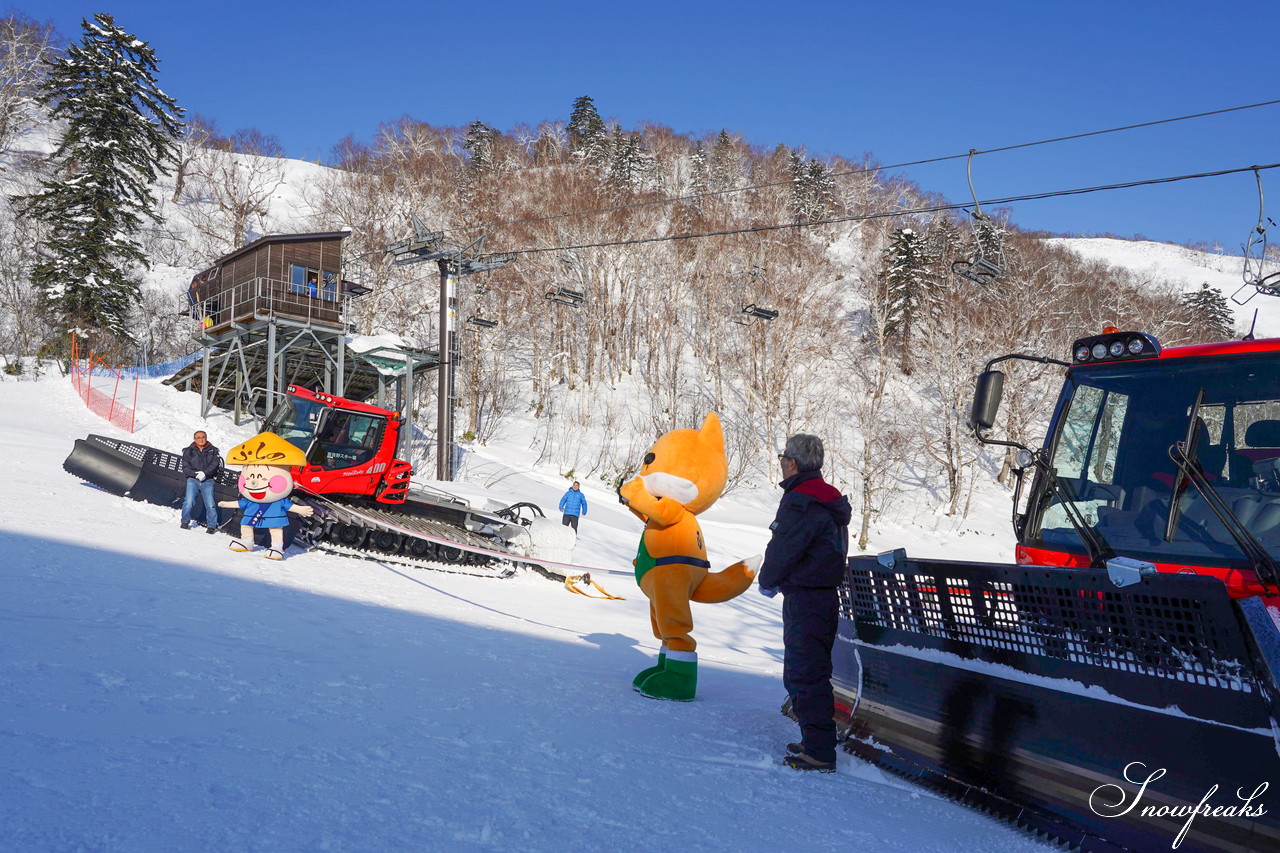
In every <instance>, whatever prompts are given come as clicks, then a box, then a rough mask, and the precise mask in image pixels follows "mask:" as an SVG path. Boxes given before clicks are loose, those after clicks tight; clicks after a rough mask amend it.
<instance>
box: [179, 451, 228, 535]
mask: <svg viewBox="0 0 1280 853" xmlns="http://www.w3.org/2000/svg"><path fill="white" fill-rule="evenodd" d="M221 470H222V456H221V455H220V454H219V453H218V448H216V447H214V446H213V445H212V444H210V443H209V437H208V436H207V435H205V432H204V430H197V431H196V434H195V438H194V440H193V441H192V442H191V443H190V444H189V445H187V446H186V447H185V448H183V450H182V473H183V474H184V475H186V478H187V493H186V495H185V496H184V497H183V498H182V529H183V530H189V529H190V528H191V510H192V508H193V507H194V506H195V505H196V492H199V493H200V497H201V498H202V499H203V500H204V519H205V521H204V526H205V532H206V533H213V532H214V531H215V530H217V529H218V504H217V501H215V500H214V497H213V484H214V481H216V480H217V479H218V473H219V472H220V471H221Z"/></svg>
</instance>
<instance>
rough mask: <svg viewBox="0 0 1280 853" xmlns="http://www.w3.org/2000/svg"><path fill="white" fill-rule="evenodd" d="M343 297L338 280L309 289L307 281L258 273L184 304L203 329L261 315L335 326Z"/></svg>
mask: <svg viewBox="0 0 1280 853" xmlns="http://www.w3.org/2000/svg"><path fill="white" fill-rule="evenodd" d="M188 299H189V300H190V296H188ZM342 299H343V294H342V293H341V292H340V290H339V289H338V285H337V284H321V285H320V286H319V287H318V288H316V289H315V290H310V289H309V288H308V286H307V285H297V284H293V283H292V282H288V281H281V280H279V279H274V278H262V277H259V278H255V279H251V280H249V281H246V282H244V283H242V284H237V285H235V286H234V287H230V288H226V289H224V290H220V291H218V292H217V293H213V294H210V295H209V296H207V297H205V298H204V299H201V300H191V301H189V303H188V306H186V307H187V308H189V310H190V313H191V316H192V317H193V318H194V319H195V320H196V322H197V323H199V324H200V327H201V328H203V329H211V328H214V327H215V326H221V325H223V324H224V323H230V322H233V321H236V320H242V319H246V318H249V317H256V316H264V315H265V316H286V317H290V318H293V319H297V320H302V321H305V322H307V323H311V322H317V323H323V324H325V325H329V326H337V325H340V324H341V314H342Z"/></svg>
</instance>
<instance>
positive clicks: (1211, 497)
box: [1164, 388, 1280, 588]
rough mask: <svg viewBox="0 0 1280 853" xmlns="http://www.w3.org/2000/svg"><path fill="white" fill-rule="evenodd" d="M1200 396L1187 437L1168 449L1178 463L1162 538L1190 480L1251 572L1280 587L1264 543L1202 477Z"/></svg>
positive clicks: (1278, 571) (1279, 569)
mask: <svg viewBox="0 0 1280 853" xmlns="http://www.w3.org/2000/svg"><path fill="white" fill-rule="evenodd" d="M1203 399H1204V389H1203V388H1201V389H1200V393H1199V394H1197V395H1196V402H1195V405H1194V406H1192V407H1191V423H1190V424H1189V425H1188V427H1187V440H1186V441H1179V442H1177V443H1176V444H1174V445H1173V446H1172V447H1170V448H1169V458H1170V459H1172V460H1173V464H1175V465H1177V466H1178V476H1177V477H1176V478H1175V479H1174V483H1173V497H1172V499H1171V500H1172V505H1171V506H1170V507H1169V522H1168V526H1167V527H1166V528H1165V537H1164V538H1165V541H1166V542H1171V541H1173V530H1174V528H1175V527H1176V526H1177V523H1178V519H1179V518H1181V516H1182V510H1181V508H1180V507H1181V504H1182V501H1181V499H1180V498H1181V495H1179V494H1178V492H1179V490H1180V489H1181V488H1182V486H1183V485H1184V484H1185V483H1186V482H1188V481H1189V482H1190V483H1191V485H1193V486H1195V489H1196V491H1197V492H1199V493H1200V497H1202V498H1203V499H1204V502H1205V503H1206V504H1208V505H1209V509H1211V510H1213V514H1214V515H1216V516H1217V517H1218V520H1219V521H1220V522H1222V526H1223V527H1225V528H1226V530H1227V533H1229V534H1230V535H1231V538H1232V539H1234V540H1236V545H1238V546H1239V548H1240V551H1241V553H1243V554H1244V556H1245V558H1246V559H1247V560H1248V561H1249V562H1250V563H1251V564H1252V565H1253V571H1254V573H1255V574H1257V576H1258V580H1260V581H1261V582H1262V583H1263V584H1265V585H1266V586H1269V587H1272V588H1276V587H1280V566H1277V565H1276V561H1275V559H1274V558H1272V556H1271V554H1270V553H1269V552H1268V551H1267V548H1266V546H1265V545H1263V544H1262V543H1261V542H1259V541H1258V537H1256V536H1254V535H1253V532H1252V531H1250V530H1249V528H1248V527H1246V526H1245V525H1244V522H1242V521H1241V520H1240V518H1239V516H1237V515H1236V514H1235V513H1234V512H1232V511H1231V507H1229V506H1227V503H1226V501H1224V500H1223V499H1222V495H1221V494H1219V493H1218V490H1217V489H1216V488H1215V487H1214V485H1213V484H1212V483H1210V482H1209V478H1208V477H1207V476H1205V473H1204V466H1203V465H1201V464H1200V461H1199V460H1198V459H1197V458H1196V456H1195V452H1196V445H1197V443H1198V440H1199V437H1200V431H1199V430H1198V429H1196V427H1197V426H1198V424H1197V423H1196V421H1197V419H1198V417H1199V412H1200V402H1201V401H1202V400H1203Z"/></svg>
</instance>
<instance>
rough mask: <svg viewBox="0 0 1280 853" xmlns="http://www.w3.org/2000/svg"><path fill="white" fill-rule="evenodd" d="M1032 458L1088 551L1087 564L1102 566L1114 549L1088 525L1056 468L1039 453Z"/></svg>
mask: <svg viewBox="0 0 1280 853" xmlns="http://www.w3.org/2000/svg"><path fill="white" fill-rule="evenodd" d="M1032 458H1033V459H1034V460H1035V466H1036V467H1037V468H1039V469H1040V471H1041V472H1042V473H1043V474H1044V476H1045V480H1046V483H1047V485H1048V487H1049V490H1050V491H1051V492H1052V493H1053V496H1054V497H1056V498H1057V499H1058V506H1060V507H1062V511H1063V512H1064V513H1066V516H1067V521H1069V522H1071V526H1072V527H1074V528H1075V530H1076V535H1077V536H1079V537H1080V541H1081V542H1083V543H1084V548H1085V550H1086V551H1087V552H1088V553H1089V566H1090V567H1091V568H1095V569H1100V568H1102V566H1103V565H1105V564H1106V561H1107V560H1108V559H1110V558H1111V557H1114V556H1115V555H1116V553H1115V551H1113V550H1111V546H1110V545H1108V544H1107V543H1106V540H1104V539H1103V538H1102V536H1101V535H1100V534H1099V533H1098V531H1096V530H1094V529H1093V528H1092V527H1090V526H1089V522H1088V521H1086V520H1085V517H1084V514H1083V513H1081V512H1080V508H1079V507H1077V506H1076V501H1077V500H1078V498H1077V497H1076V495H1074V494H1073V493H1072V491H1071V489H1070V487H1068V486H1067V484H1066V483H1065V482H1063V480H1062V479H1061V478H1060V477H1059V476H1058V472H1057V470H1056V469H1055V468H1053V466H1051V465H1050V464H1049V463H1048V462H1046V461H1045V459H1044V458H1043V457H1042V456H1041V454H1040V453H1033V455H1032Z"/></svg>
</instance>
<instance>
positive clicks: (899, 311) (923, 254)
mask: <svg viewBox="0 0 1280 853" xmlns="http://www.w3.org/2000/svg"><path fill="white" fill-rule="evenodd" d="M931 266H932V261H931V259H930V256H929V251H928V245H927V243H926V241H925V238H924V237H922V236H921V235H920V234H918V233H916V232H915V231H914V230H912V229H910V228H899V229H898V230H896V231H894V232H893V233H892V234H890V235H889V243H888V245H887V246H885V248H884V254H883V266H882V267H881V271H880V285H881V287H880V294H879V295H880V299H881V300H882V301H883V303H884V318H885V319H884V326H885V329H884V337H885V338H886V339H892V340H896V341H897V345H898V349H899V352H900V353H901V358H902V360H901V362H900V366H901V368H902V372H903V373H907V374H909V373H911V332H912V329H913V327H914V326H915V324H916V322H917V320H918V318H919V315H920V312H921V311H922V310H923V306H924V304H925V302H926V300H928V298H929V297H930V295H931V294H932V293H933V289H934V288H933V284H932V282H931V280H930V274H929V269H930V267H931Z"/></svg>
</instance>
